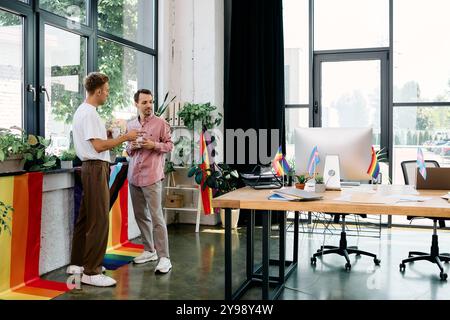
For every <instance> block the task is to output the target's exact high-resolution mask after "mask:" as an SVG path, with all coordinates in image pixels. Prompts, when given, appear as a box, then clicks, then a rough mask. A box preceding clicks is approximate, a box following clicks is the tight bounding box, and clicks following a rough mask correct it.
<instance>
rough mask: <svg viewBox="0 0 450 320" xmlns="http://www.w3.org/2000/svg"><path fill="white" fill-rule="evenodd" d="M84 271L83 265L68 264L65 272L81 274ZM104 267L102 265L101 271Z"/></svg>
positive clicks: (103, 270) (104, 269)
mask: <svg viewBox="0 0 450 320" xmlns="http://www.w3.org/2000/svg"><path fill="white" fill-rule="evenodd" d="M83 271H84V268H83V267H80V266H76V265H70V266H68V267H67V269H66V273H67V274H82V273H83ZM105 271H106V268H105V267H103V266H102V272H105Z"/></svg>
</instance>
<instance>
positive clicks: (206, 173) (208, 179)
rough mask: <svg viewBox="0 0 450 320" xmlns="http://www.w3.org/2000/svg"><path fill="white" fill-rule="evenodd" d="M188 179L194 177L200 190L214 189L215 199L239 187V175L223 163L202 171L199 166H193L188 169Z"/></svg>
mask: <svg viewBox="0 0 450 320" xmlns="http://www.w3.org/2000/svg"><path fill="white" fill-rule="evenodd" d="M188 177H190V178H191V177H194V180H195V182H196V183H197V184H198V185H200V186H201V188H202V190H205V189H206V187H210V188H211V189H214V190H215V193H214V196H215V197H217V196H220V195H223V194H225V193H228V192H230V191H233V190H236V189H237V188H238V185H239V173H238V172H237V171H236V170H233V169H232V168H231V167H230V166H228V165H227V164H225V163H220V164H214V165H213V166H212V167H211V168H209V169H206V170H203V169H202V168H201V167H200V165H194V166H192V167H191V168H190V169H189V171H188ZM202 182H204V183H202Z"/></svg>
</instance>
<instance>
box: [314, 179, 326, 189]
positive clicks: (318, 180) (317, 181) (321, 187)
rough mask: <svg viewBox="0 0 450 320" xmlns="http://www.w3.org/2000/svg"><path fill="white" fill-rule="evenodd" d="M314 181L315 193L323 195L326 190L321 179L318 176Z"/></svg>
mask: <svg viewBox="0 0 450 320" xmlns="http://www.w3.org/2000/svg"><path fill="white" fill-rule="evenodd" d="M315 180H316V190H315V191H316V192H317V193H324V192H325V190H326V185H325V184H324V183H323V177H322V176H320V175H317V176H316V177H315Z"/></svg>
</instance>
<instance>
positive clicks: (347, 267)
mask: <svg viewBox="0 0 450 320" xmlns="http://www.w3.org/2000/svg"><path fill="white" fill-rule="evenodd" d="M351 269H352V265H351V264H350V263H348V262H347V263H346V264H345V270H346V271H350V270H351Z"/></svg>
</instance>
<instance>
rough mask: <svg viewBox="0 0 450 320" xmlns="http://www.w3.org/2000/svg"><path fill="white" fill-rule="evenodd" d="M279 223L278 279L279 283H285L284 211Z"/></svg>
mask: <svg viewBox="0 0 450 320" xmlns="http://www.w3.org/2000/svg"><path fill="white" fill-rule="evenodd" d="M280 214H281V221H280V226H279V228H280V229H279V235H280V242H279V250H280V252H279V260H280V264H279V269H278V271H279V274H278V276H279V277H280V283H284V282H285V280H286V279H285V278H286V276H285V267H286V211H281V212H280Z"/></svg>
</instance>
